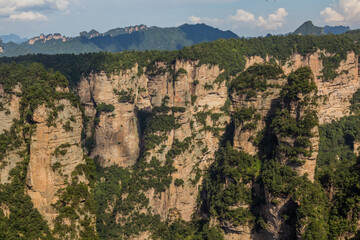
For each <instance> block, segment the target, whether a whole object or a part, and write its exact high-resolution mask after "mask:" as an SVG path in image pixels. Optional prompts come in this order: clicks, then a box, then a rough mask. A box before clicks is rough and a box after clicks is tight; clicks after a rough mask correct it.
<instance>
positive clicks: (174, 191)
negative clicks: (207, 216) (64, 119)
mask: <svg viewBox="0 0 360 240" xmlns="http://www.w3.org/2000/svg"><path fill="white" fill-rule="evenodd" d="M165 67H166V66H165V64H164V63H161V62H159V63H157V64H156V68H157V69H163V68H165ZM137 69H138V68H137V66H135V67H134V68H132V69H131V70H128V71H122V72H120V73H118V74H114V75H111V76H107V75H106V74H105V73H100V74H97V75H91V76H90V77H87V78H84V79H83V80H82V81H81V82H80V84H79V87H78V93H79V96H80V98H81V102H82V103H83V104H84V106H85V112H86V115H87V116H88V117H90V118H95V117H96V116H97V114H98V113H97V112H96V110H95V108H96V106H97V105H98V104H100V103H106V104H112V105H113V106H114V107H115V110H114V112H111V113H107V114H103V113H102V114H100V116H99V119H100V122H99V124H98V125H97V127H96V129H95V133H94V134H95V139H96V145H95V147H94V149H93V150H92V151H91V156H93V157H98V159H99V160H100V162H101V163H102V165H103V166H110V165H113V164H117V165H119V166H124V167H126V166H132V165H133V164H134V163H135V162H136V160H137V158H138V157H139V156H140V145H141V143H140V140H141V136H140V129H139V120H138V118H137V112H138V111H145V112H149V111H151V110H152V108H153V107H156V106H160V105H161V104H162V102H163V100H164V99H168V100H167V101H168V103H167V106H168V107H180V108H184V109H185V111H184V112H178V113H175V116H176V118H177V122H178V124H179V125H180V127H179V128H177V129H173V130H171V131H170V132H169V133H168V137H167V140H165V141H164V142H162V143H161V144H160V145H159V146H157V147H155V149H153V150H151V152H150V156H149V157H148V159H151V158H152V157H156V158H157V159H159V160H160V161H161V162H164V161H165V156H166V153H167V152H168V151H169V150H170V149H171V146H172V144H173V143H174V141H184V140H185V139H187V138H188V139H189V138H191V146H190V147H189V149H188V150H186V151H185V152H183V153H182V154H181V155H180V156H177V157H176V159H174V160H175V162H174V167H175V168H176V171H175V172H174V173H173V175H172V177H173V179H182V180H183V181H184V184H183V185H182V186H175V185H174V183H173V184H172V185H171V186H170V188H169V189H167V191H166V192H163V193H161V195H160V196H158V194H156V193H155V191H154V190H150V191H148V192H146V193H145V195H146V196H147V197H148V198H149V201H150V204H149V205H150V206H151V208H152V209H153V213H154V214H159V215H160V216H161V217H162V219H166V218H168V217H169V218H173V219H174V218H175V219H177V218H181V219H184V220H185V221H189V220H190V219H191V215H192V214H193V212H194V209H195V207H196V199H197V196H198V185H199V184H200V183H201V181H200V180H201V179H199V177H200V176H199V173H201V171H202V170H204V169H205V168H206V167H207V166H209V164H210V163H211V162H212V160H213V159H214V153H215V152H216V150H217V148H218V145H219V144H218V143H219V139H218V136H220V135H221V134H222V132H223V129H224V127H225V126H226V122H227V121H228V120H229V117H228V116H225V115H224V114H223V113H222V111H221V110H220V108H221V107H223V105H224V104H225V101H226V99H227V88H226V86H225V83H222V84H220V85H217V84H214V81H215V79H216V78H217V76H218V75H219V74H220V73H221V71H220V69H219V68H218V67H214V66H208V65H203V66H201V67H198V66H197V62H190V61H177V62H176V64H175V66H174V72H175V73H177V72H179V73H180V72H182V73H180V74H178V75H177V78H176V79H175V81H173V76H172V75H170V73H169V72H167V71H164V72H163V73H162V74H156V75H151V74H150V75H148V76H146V75H144V74H142V75H140V76H139V75H138V74H137ZM180 69H181V70H180ZM179 70H180V71H179ZM184 70H185V71H184ZM122 91H123V93H125V92H126V93H127V94H129V95H130V96H131V99H130V100H129V99H128V101H126V102H121V100H119V98H120V97H121V96H122V95H121V94H119V93H120V92H122ZM195 96H196V97H195ZM197 113H204V116H205V122H199V121H198V120H197V117H196V116H197ZM212 114H213V116H215V115H214V114H218V117H217V118H216V120H215V119H213V120H212V119H211V116H212ZM204 124H205V125H207V126H209V127H211V128H213V129H215V128H216V129H218V130H217V131H219V133H218V135H217V136H214V134H213V132H212V131H210V130H205V126H204ZM162 146H165V148H163V149H162V151H159V150H160V149H161V147H162ZM160 152H161V153H160ZM196 178H198V179H196ZM195 179H196V181H195Z"/></svg>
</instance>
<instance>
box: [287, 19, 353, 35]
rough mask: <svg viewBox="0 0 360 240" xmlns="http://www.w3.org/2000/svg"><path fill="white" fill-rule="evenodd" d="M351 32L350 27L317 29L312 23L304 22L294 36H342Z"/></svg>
mask: <svg viewBox="0 0 360 240" xmlns="http://www.w3.org/2000/svg"><path fill="white" fill-rule="evenodd" d="M347 31H350V27H347V26H333V27H332V26H325V27H317V26H315V25H314V24H313V23H312V22H311V21H307V22H304V23H303V24H302V25H301V26H300V27H298V28H297V29H296V30H295V32H293V34H299V35H317V36H320V35H325V34H342V33H345V32H347Z"/></svg>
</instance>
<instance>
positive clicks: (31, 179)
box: [26, 100, 84, 226]
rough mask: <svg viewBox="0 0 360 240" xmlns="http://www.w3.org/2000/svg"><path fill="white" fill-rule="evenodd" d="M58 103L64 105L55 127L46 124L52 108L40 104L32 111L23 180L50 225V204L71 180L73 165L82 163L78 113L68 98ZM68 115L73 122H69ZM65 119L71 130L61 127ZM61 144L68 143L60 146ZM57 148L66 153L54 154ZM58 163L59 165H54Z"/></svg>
mask: <svg viewBox="0 0 360 240" xmlns="http://www.w3.org/2000/svg"><path fill="white" fill-rule="evenodd" d="M61 104H62V105H64V110H63V111H59V116H58V118H57V119H56V127H54V126H50V127H49V126H48V125H47V121H46V120H47V118H48V114H49V113H50V111H51V110H50V109H48V108H46V107H45V105H42V106H39V107H38V108H37V109H36V111H35V112H34V117H33V119H34V121H35V122H37V127H36V130H35V133H34V134H33V136H32V138H31V145H30V162H29V165H28V172H27V179H26V185H27V189H26V193H27V194H28V195H29V196H30V197H31V199H32V201H33V203H34V206H35V207H36V208H37V209H38V210H39V212H40V213H41V215H43V216H44V218H45V219H46V220H47V221H48V223H49V225H50V226H53V221H54V219H55V217H56V216H57V212H56V211H55V210H54V208H53V207H52V206H51V204H54V203H55V202H56V201H57V200H58V197H57V192H58V190H59V189H62V188H64V187H65V186H66V185H65V183H66V182H68V181H70V180H71V178H70V177H71V173H72V172H73V171H74V170H75V167H76V166H77V165H79V164H81V163H84V160H83V151H82V149H81V130H82V117H81V112H80V111H79V110H78V109H77V108H75V107H73V106H72V105H71V103H70V102H69V101H68V100H61V101H59V103H58V105H61ZM71 117H73V118H74V119H75V121H70V120H69V118H71ZM67 121H70V126H71V127H72V128H73V130H70V131H66V130H65V129H64V128H63V125H64V124H65V123H66V122H67ZM62 144H68V145H69V146H68V147H66V148H61V145H62ZM57 149H58V150H62V149H66V153H65V154H64V155H63V154H61V153H56V150H57ZM57 165H58V167H55V166H57ZM83 181H84V180H83Z"/></svg>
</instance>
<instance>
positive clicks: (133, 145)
mask: <svg viewBox="0 0 360 240" xmlns="http://www.w3.org/2000/svg"><path fill="white" fill-rule="evenodd" d="M136 71H137V66H135V67H134V68H133V69H131V70H127V71H124V72H120V73H118V74H113V75H110V76H107V74H105V73H100V74H93V75H90V76H89V77H88V78H83V79H82V80H81V82H80V83H79V86H78V94H79V96H80V99H81V102H82V104H83V105H84V106H85V114H86V115H87V116H89V117H90V118H94V117H95V115H96V109H95V106H97V105H98V104H101V103H106V104H111V105H113V106H114V107H115V110H114V112H111V113H102V114H100V116H99V118H100V123H99V125H98V126H97V127H96V129H95V140H96V146H95V148H94V149H93V151H92V152H91V157H99V160H100V162H102V163H103V165H104V166H110V165H113V164H117V165H119V166H131V165H133V164H134V163H135V161H136V159H137V158H138V154H139V151H140V148H139V143H140V139H139V133H138V131H139V130H138V122H137V109H138V107H139V108H147V107H150V106H151V105H150V101H149V99H148V96H145V97H143V95H144V94H143V93H142V92H141V91H140V90H139V89H141V90H142V89H145V90H146V82H147V79H146V78H145V77H144V76H141V77H138V76H137V72H136ZM130 89H131V90H130ZM114 90H115V91H117V92H120V91H121V90H124V91H132V95H133V97H134V100H136V104H135V102H134V103H132V102H131V103H122V102H119V100H118V99H119V96H118V95H117V94H116V93H115V92H114ZM88 130H90V131H91V129H88ZM89 135H90V134H88V136H89Z"/></svg>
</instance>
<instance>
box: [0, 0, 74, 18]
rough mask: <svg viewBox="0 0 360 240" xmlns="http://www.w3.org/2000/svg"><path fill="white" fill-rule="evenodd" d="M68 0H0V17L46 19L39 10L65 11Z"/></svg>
mask: <svg viewBox="0 0 360 240" xmlns="http://www.w3.org/2000/svg"><path fill="white" fill-rule="evenodd" d="M68 5H69V1H68V0H0V17H2V18H7V19H10V20H15V19H16V20H23V21H25V20H47V17H46V16H45V15H43V14H42V13H41V12H42V11H44V12H50V11H66V10H67V8H68Z"/></svg>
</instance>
